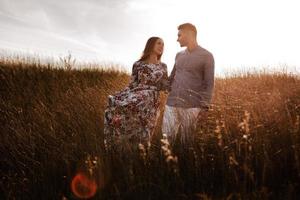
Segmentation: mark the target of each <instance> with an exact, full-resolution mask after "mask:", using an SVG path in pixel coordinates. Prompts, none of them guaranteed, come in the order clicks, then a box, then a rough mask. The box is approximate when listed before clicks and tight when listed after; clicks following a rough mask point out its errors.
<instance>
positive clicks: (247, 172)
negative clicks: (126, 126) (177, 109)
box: [0, 58, 300, 199]
mask: <svg viewBox="0 0 300 200" xmlns="http://www.w3.org/2000/svg"><path fill="white" fill-rule="evenodd" d="M95 67H97V66H95ZM129 78H130V77H129V75H128V74H126V73H124V72H120V71H118V70H108V69H105V70H104V69H102V68H100V67H98V68H89V69H72V67H71V66H66V65H65V64H64V68H59V67H57V66H53V65H52V64H41V63H39V62H36V61H30V62H28V61H24V60H12V59H3V58H2V59H1V60H0V82H1V84H0V112H1V113H0V114H1V118H0V123H1V130H0V131H1V133H0V153H1V157H0V161H1V167H0V176H1V177H0V178H1V182H0V198H1V199H86V198H91V199H171V198H172V199H296V198H297V197H298V198H299V197H300V192H299V191H300V186H299V184H300V160H299V159H300V125H299V124H300V119H299V116H300V79H299V77H297V76H295V75H290V74H286V73H272V74H271V73H270V74H268V73H256V74H247V73H245V74H239V75H235V76H232V77H227V78H217V79H216V85H215V90H214V96H213V103H212V106H211V108H210V110H209V111H208V113H207V118H206V119H205V120H200V121H199V123H198V126H197V130H195V131H194V132H191V133H190V134H189V141H188V142H186V143H184V144H182V143H181V142H180V140H177V141H175V142H174V143H171V144H170V143H169V141H168V140H167V139H166V138H164V136H162V135H161V133H160V132H159V127H158V131H157V136H156V137H155V138H154V140H153V141H151V142H149V143H148V144H138V143H134V142H129V141H126V140H124V141H120V142H119V143H118V144H115V145H113V146H111V147H112V148H110V147H107V145H106V144H105V143H104V140H103V139H104V138H103V111H104V109H105V106H106V100H107V95H108V94H113V93H114V92H115V91H118V90H120V89H122V88H124V87H125V86H126V85H127V84H128V82H129ZM165 97H166V95H165V94H161V101H162V102H164V101H165ZM162 108H163V107H162ZM162 111H163V110H162ZM149 144H150V145H149Z"/></svg>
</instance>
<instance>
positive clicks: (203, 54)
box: [162, 23, 214, 140]
mask: <svg viewBox="0 0 300 200" xmlns="http://www.w3.org/2000/svg"><path fill="white" fill-rule="evenodd" d="M177 41H178V42H179V44H180V46H181V47H187V48H186V49H185V50H183V51H180V52H179V53H177V54H176V58H175V65H174V68H173V70H172V72H171V74H170V77H169V80H170V84H171V86H170V90H171V91H170V93H169V96H168V98H167V103H166V106H165V111H164V117H163V124H162V132H163V134H166V135H167V136H168V137H169V138H171V139H174V136H176V135H177V133H178V132H179V131H180V132H181V134H182V137H184V138H181V139H184V140H185V139H186V136H188V135H187V134H186V133H188V132H189V131H191V130H193V129H192V128H195V124H196V122H197V119H198V118H199V116H201V115H202V114H203V113H206V112H207V110H208V107H209V103H210V101H211V97H212V92H213V87H214V58H213V55H212V54H211V53H210V52H209V51H207V50H206V49H204V48H202V47H201V46H199V45H198V43H197V29H196V27H195V26H194V25H193V24H190V23H185V24H181V25H180V26H178V39H177Z"/></svg>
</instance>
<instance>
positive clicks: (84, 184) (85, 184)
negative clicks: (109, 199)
mask: <svg viewBox="0 0 300 200" xmlns="http://www.w3.org/2000/svg"><path fill="white" fill-rule="evenodd" d="M71 189H72V192H73V194H74V195H75V196H76V197H78V198H83V199H87V198H91V197H93V196H94V195H95V194H96V191H97V184H96V181H95V180H93V179H91V178H89V177H87V176H86V175H85V174H83V173H77V174H76V176H74V178H73V180H72V182H71Z"/></svg>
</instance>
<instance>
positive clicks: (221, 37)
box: [0, 0, 300, 74]
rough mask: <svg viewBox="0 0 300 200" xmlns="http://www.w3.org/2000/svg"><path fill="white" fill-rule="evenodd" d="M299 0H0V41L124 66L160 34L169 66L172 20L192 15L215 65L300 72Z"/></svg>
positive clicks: (172, 48) (17, 48) (180, 20)
mask: <svg viewBox="0 0 300 200" xmlns="http://www.w3.org/2000/svg"><path fill="white" fill-rule="evenodd" d="M298 2H299V1H297V0H206V1H204V0H194V1H193V0H180V1H179V0H151V1H149V0H51V1H50V0H0V49H5V50H7V51H12V52H14V51H24V52H28V53H37V54H40V55H51V56H53V57H59V56H63V55H66V54H68V52H69V51H70V52H71V53H72V54H73V55H74V56H75V57H76V58H77V59H78V60H84V61H87V62H89V61H113V62H116V63H120V64H123V65H124V66H125V67H126V69H128V71H131V66H132V63H133V62H134V61H136V60H137V59H138V58H139V56H140V55H141V53H142V50H143V48H144V45H145V43H146V41H147V39H148V38H149V37H151V36H159V37H161V38H163V40H164V42H165V51H164V55H163V57H162V59H163V61H164V62H165V63H166V64H167V65H168V68H169V72H170V71H171V69H172V68H173V64H174V57H175V54H176V52H177V51H180V50H182V48H180V47H179V45H178V43H177V42H176V39H177V26H178V25H179V24H181V23H184V22H191V23H193V24H195V25H196V27H197V29H198V43H199V44H200V45H201V46H202V47H204V48H206V49H208V50H209V51H211V52H212V53H213V55H214V57H215V64H216V72H217V73H220V74H222V73H223V72H224V71H230V70H231V69H237V68H245V67H246V68H248V67H253V66H255V67H256V68H259V67H268V66H270V67H276V66H283V65H289V66H290V67H291V68H293V70H296V71H297V72H298V73H299V72H300V56H299V55H300V25H299V24H300V12H299V9H300V6H299V3H298Z"/></svg>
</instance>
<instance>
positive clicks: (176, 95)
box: [104, 23, 214, 141]
mask: <svg viewBox="0 0 300 200" xmlns="http://www.w3.org/2000/svg"><path fill="white" fill-rule="evenodd" d="M177 41H178V42H179V43H180V46H181V47H187V48H186V49H185V50H183V51H180V52H179V53H177V55H176V58H175V65H174V68H173V70H172V72H171V74H170V76H169V77H168V74H167V65H166V64H165V63H163V62H161V60H160V58H161V56H162V53H163V49H164V42H163V40H162V39H161V38H159V37H151V38H150V39H149V40H148V41H147V43H146V46H145V49H144V51H143V55H142V57H141V58H140V59H139V60H138V61H136V62H135V63H134V64H133V68H132V75H131V82H130V84H129V85H128V86H127V87H126V88H125V89H123V90H122V91H119V92H117V93H116V94H114V95H113V96H112V95H109V96H108V106H107V108H106V110H105V116H104V134H105V136H112V135H113V136H117V135H126V136H128V137H129V138H135V139H138V140H139V141H145V139H146V140H147V139H150V137H151V136H152V135H153V133H154V130H155V127H156V123H157V121H158V117H159V91H167V92H169V95H168V98H167V103H166V105H165V110H164V116H163V122H162V133H163V134H166V135H167V136H168V137H169V138H171V139H172V138H174V136H176V134H177V133H178V131H179V129H181V130H180V131H181V132H182V131H183V132H184V131H185V132H186V133H188V132H187V130H190V128H193V127H194V126H195V124H196V122H197V120H198V118H199V116H201V115H202V114H203V113H206V112H207V110H208V107H209V103H210V101H211V96H212V91H213V87H214V58H213V55H212V54H211V53H210V52H209V51H207V50H206V49H204V48H202V47H200V46H199V45H198V43H197V29H196V27H195V26H194V25H193V24H190V23H185V24H181V25H180V26H178V39H177Z"/></svg>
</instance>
